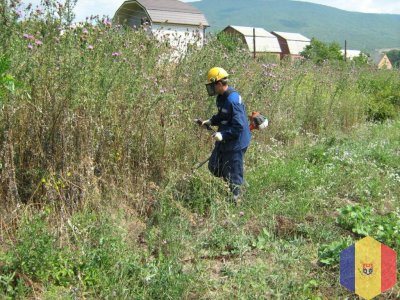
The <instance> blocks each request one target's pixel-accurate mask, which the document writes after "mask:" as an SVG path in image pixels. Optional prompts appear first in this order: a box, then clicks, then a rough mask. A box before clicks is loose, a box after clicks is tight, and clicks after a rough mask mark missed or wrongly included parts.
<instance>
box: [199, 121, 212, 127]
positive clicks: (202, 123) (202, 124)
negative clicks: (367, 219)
mask: <svg viewBox="0 0 400 300" xmlns="http://www.w3.org/2000/svg"><path fill="white" fill-rule="evenodd" d="M210 125H211V120H210V119H208V120H205V121H203V122H201V126H210Z"/></svg>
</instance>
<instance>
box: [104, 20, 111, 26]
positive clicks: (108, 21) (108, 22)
mask: <svg viewBox="0 0 400 300" xmlns="http://www.w3.org/2000/svg"><path fill="white" fill-rule="evenodd" d="M103 24H104V25H106V26H111V25H112V23H111V21H110V20H108V19H104V20H103Z"/></svg>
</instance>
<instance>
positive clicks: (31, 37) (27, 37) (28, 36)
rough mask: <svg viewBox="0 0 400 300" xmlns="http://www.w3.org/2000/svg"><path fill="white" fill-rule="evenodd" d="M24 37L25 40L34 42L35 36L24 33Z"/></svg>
mask: <svg viewBox="0 0 400 300" xmlns="http://www.w3.org/2000/svg"><path fill="white" fill-rule="evenodd" d="M23 37H24V39H27V40H33V39H34V38H35V37H34V36H33V35H30V34H27V33H24V35H23Z"/></svg>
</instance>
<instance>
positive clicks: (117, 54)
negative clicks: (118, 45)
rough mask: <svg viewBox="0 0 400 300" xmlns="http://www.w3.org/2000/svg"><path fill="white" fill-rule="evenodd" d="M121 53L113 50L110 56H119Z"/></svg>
mask: <svg viewBox="0 0 400 300" xmlns="http://www.w3.org/2000/svg"><path fill="white" fill-rule="evenodd" d="M121 54H122V53H120V52H113V53H112V56H120V55H121Z"/></svg>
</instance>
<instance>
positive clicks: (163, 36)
mask: <svg viewBox="0 0 400 300" xmlns="http://www.w3.org/2000/svg"><path fill="white" fill-rule="evenodd" d="M114 22H116V23H118V24H125V25H129V26H131V27H135V28H140V27H143V28H144V29H146V30H148V31H149V32H150V33H152V34H153V35H154V36H156V37H157V39H159V40H160V41H169V43H170V45H171V46H172V47H173V48H175V49H176V50H178V51H179V52H184V51H186V49H187V46H188V44H195V45H197V46H202V45H203V43H204V37H205V30H206V28H207V27H209V24H208V22H207V19H206V18H205V16H204V15H203V14H202V13H201V12H200V11H199V10H198V9H197V8H195V7H193V6H191V5H190V4H188V3H184V2H181V1H178V0H130V1H125V2H124V3H123V4H122V5H121V6H120V7H119V8H118V10H117V12H116V13H115V15H114Z"/></svg>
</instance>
